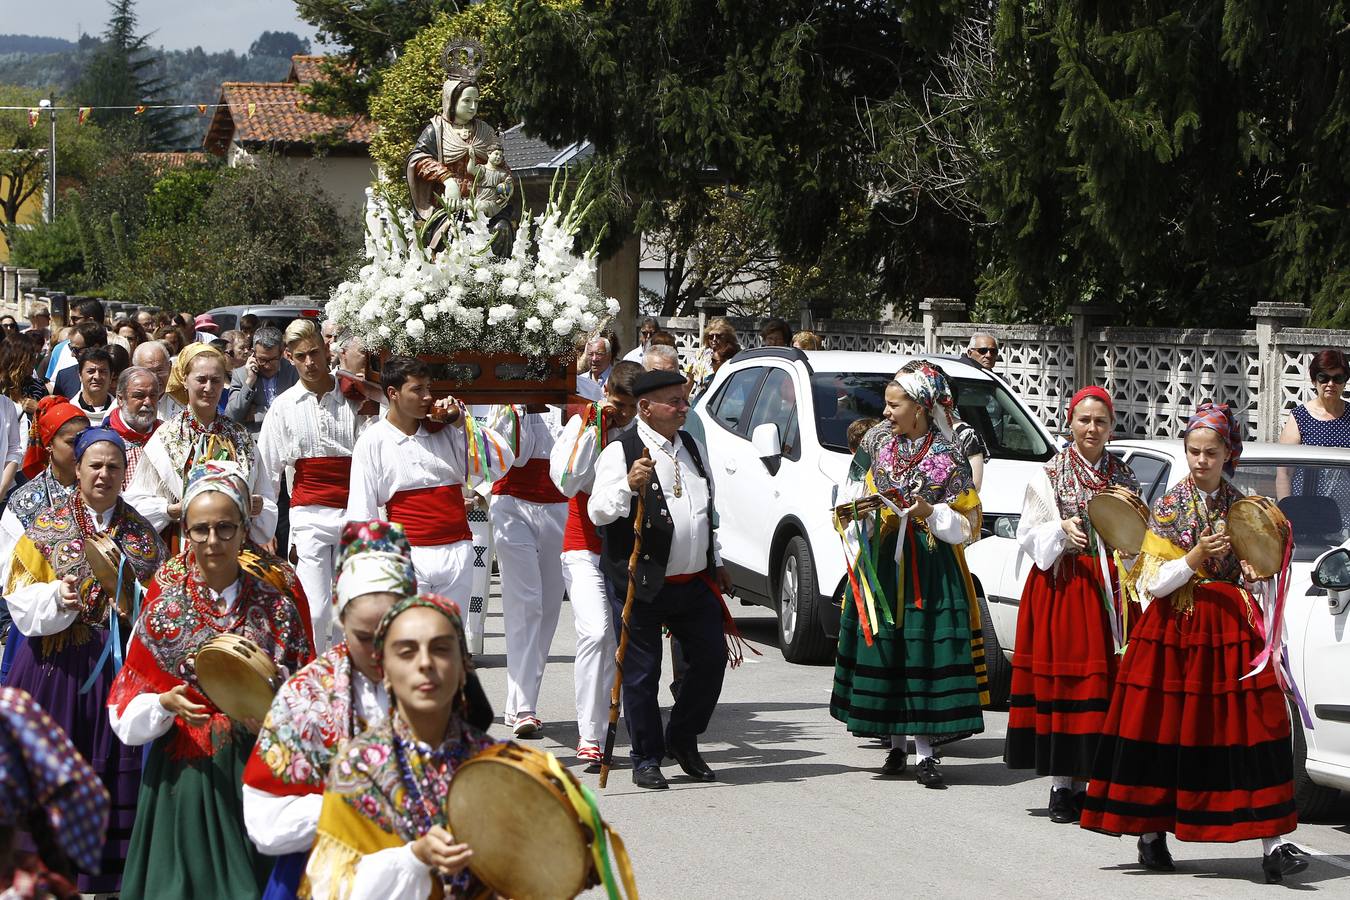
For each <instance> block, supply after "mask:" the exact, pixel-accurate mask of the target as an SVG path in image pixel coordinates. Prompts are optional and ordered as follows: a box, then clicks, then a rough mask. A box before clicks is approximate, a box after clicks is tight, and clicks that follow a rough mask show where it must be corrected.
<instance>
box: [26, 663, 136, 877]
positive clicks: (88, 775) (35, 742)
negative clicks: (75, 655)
mask: <svg viewBox="0 0 1350 900" xmlns="http://www.w3.org/2000/svg"><path fill="white" fill-rule="evenodd" d="M108 807H109V799H108V789H107V788H106V787H104V786H103V782H102V781H100V780H99V777H98V774H97V773H95V772H94V770H93V768H92V767H91V766H90V765H89V763H88V762H86V761H85V759H84V757H83V756H81V755H80V753H79V751H78V750H76V749H75V745H74V744H72V743H71V742H70V738H69V737H67V736H66V733H65V732H64V731H62V730H61V727H60V726H59V725H57V724H56V722H54V721H53V720H52V717H51V716H49V715H47V711H46V710H44V709H43V708H42V707H41V706H39V705H38V704H37V702H36V701H34V700H33V698H32V697H30V696H29V695H28V693H27V692H26V691H21V690H19V689H18V688H8V687H4V688H0V825H7V826H17V827H19V828H26V827H27V824H28V815H29V814H30V813H31V812H33V811H34V810H42V811H43V812H45V813H46V818H47V822H48V824H49V825H50V826H51V829H52V834H53V836H54V837H55V839H56V842H57V844H58V845H60V847H61V849H62V850H63V851H65V853H66V855H67V856H69V857H70V858H71V859H72V860H74V861H75V863H76V865H78V866H79V867H80V868H81V869H83V870H85V871H87V872H97V871H98V868H99V856H100V854H101V852H102V850H103V842H104V840H105V836H106V834H107V830H108Z"/></svg>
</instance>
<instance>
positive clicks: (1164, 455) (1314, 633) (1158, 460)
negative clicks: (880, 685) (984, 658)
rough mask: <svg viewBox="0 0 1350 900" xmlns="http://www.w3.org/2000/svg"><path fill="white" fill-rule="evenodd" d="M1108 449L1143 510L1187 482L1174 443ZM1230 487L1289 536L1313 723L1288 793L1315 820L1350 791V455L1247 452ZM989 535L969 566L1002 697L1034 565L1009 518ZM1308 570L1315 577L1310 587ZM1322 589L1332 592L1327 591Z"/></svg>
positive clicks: (1295, 660) (1289, 614)
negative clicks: (990, 626)
mask: <svg viewBox="0 0 1350 900" xmlns="http://www.w3.org/2000/svg"><path fill="white" fill-rule="evenodd" d="M1110 451H1111V452H1112V453H1115V454H1116V455H1118V456H1120V457H1122V458H1124V460H1125V461H1126V462H1128V463H1129V464H1130V466H1131V468H1133V469H1134V473H1135V475H1137V476H1138V477H1139V485H1140V490H1141V494H1142V496H1143V499H1144V500H1145V501H1146V502H1147V503H1148V504H1149V505H1150V506H1152V504H1153V501H1154V500H1157V499H1158V498H1159V497H1161V496H1162V495H1163V494H1164V493H1165V492H1166V491H1167V490H1168V489H1169V488H1170V487H1172V485H1174V484H1176V483H1177V482H1179V481H1181V479H1183V478H1185V477H1186V474H1187V466H1186V454H1185V449H1184V447H1183V446H1182V443H1181V441H1175V440H1156V441H1135V440H1124V441H1112V442H1111V444H1110ZM1286 479H1287V480H1286ZM1233 483H1234V484H1235V485H1236V486H1237V487H1238V488H1239V489H1240V490H1242V491H1243V493H1247V494H1261V495H1262V496H1266V497H1281V498H1282V499H1281V500H1280V501H1279V506H1280V509H1281V510H1282V511H1283V512H1284V514H1285V516H1286V517H1287V518H1288V519H1289V521H1290V523H1291V525H1292V527H1293V530H1294V545H1295V549H1294V562H1293V566H1292V575H1291V578H1292V581H1291V582H1290V587H1289V602H1288V605H1287V607H1286V613H1285V616H1286V618H1285V623H1286V630H1287V632H1288V647H1289V662H1290V666H1291V668H1292V669H1293V672H1294V678H1295V680H1296V681H1297V682H1298V684H1299V687H1300V688H1301V689H1302V691H1303V699H1304V701H1305V702H1306V703H1307V706H1308V710H1309V712H1310V713H1311V715H1312V717H1313V725H1314V727H1313V728H1312V729H1311V730H1308V729H1305V728H1303V727H1302V724H1301V722H1300V720H1299V717H1298V716H1297V715H1295V716H1294V750H1295V760H1294V762H1295V773H1296V780H1295V786H1296V790H1297V800H1298V804H1299V808H1300V810H1301V811H1302V812H1303V813H1304V814H1305V815H1309V816H1316V815H1321V814H1323V813H1325V812H1327V811H1329V810H1330V809H1331V808H1332V806H1333V805H1334V804H1335V803H1336V802H1337V798H1338V794H1339V792H1340V791H1342V790H1350V679H1347V678H1346V673H1350V633H1347V632H1348V631H1350V612H1347V610H1350V550H1346V551H1339V550H1338V551H1337V552H1336V553H1335V554H1332V553H1329V552H1328V551H1332V550H1334V549H1336V548H1338V547H1350V450H1344V449H1338V448H1330V447H1303V446H1298V445H1290V444H1246V445H1245V446H1244V447H1243V449H1242V460H1241V463H1240V464H1239V465H1238V467H1237V470H1236V472H1235V474H1234V476H1233ZM993 528H994V532H995V534H994V536H992V537H989V538H986V539H985V540H982V541H980V542H979V543H977V544H975V545H974V546H972V547H970V548H969V549H968V550H967V551H966V558H967V560H968V561H969V563H970V569H971V574H972V575H974V577H975V582H976V590H977V591H978V592H979V593H981V594H982V595H983V598H984V600H985V602H986V605H987V607H988V608H989V610H990V611H991V613H992V618H993V621H994V634H993V635H992V636H990V635H989V634H987V633H986V635H985V644H986V649H987V650H988V656H989V657H990V682H991V688H992V687H993V682H994V661H993V657H994V656H995V654H994V652H993V651H994V647H992V646H991V644H996V645H997V648H999V649H1001V650H1002V651H1003V652H1002V654H1001V656H1002V659H1000V660H998V662H999V672H998V675H999V677H1000V680H1001V681H1002V682H1003V684H1002V687H1003V692H1004V696H1005V697H1006V692H1007V686H1006V679H1007V678H1008V677H1009V676H1010V674H1011V669H1010V664H1009V663H1008V662H1007V661H1008V660H1010V659H1011V658H1012V651H1013V643H1014V639H1015V637H1016V635H1017V609H1018V602H1019V600H1020V598H1021V596H1022V587H1023V585H1025V584H1026V579H1027V573H1028V572H1029V570H1030V567H1031V565H1032V563H1031V560H1030V559H1029V558H1028V557H1027V556H1026V555H1025V554H1023V553H1021V552H1020V551H1019V550H1018V547H1017V542H1016V541H1015V540H1014V539H1013V537H1014V536H1015V535H1016V533H1017V519H1016V516H1008V517H1006V518H1004V519H1002V520H999V521H996V522H995V523H994V525H993ZM1314 568H1319V570H1320V572H1321V575H1320V576H1319V578H1317V579H1315V578H1314ZM1316 580H1321V581H1323V582H1325V583H1324V584H1321V585H1319V584H1317V583H1315V581H1316ZM1342 583H1343V586H1341V587H1335V585H1341V584H1342ZM1328 586H1332V587H1335V589H1334V590H1332V591H1330V593H1329V592H1328V590H1327V587H1328Z"/></svg>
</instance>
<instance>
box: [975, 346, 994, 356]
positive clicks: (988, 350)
mask: <svg viewBox="0 0 1350 900" xmlns="http://www.w3.org/2000/svg"><path fill="white" fill-rule="evenodd" d="M970 352H971V353H978V354H980V355H981V356H985V355H991V356H998V348H997V347H971V348H970Z"/></svg>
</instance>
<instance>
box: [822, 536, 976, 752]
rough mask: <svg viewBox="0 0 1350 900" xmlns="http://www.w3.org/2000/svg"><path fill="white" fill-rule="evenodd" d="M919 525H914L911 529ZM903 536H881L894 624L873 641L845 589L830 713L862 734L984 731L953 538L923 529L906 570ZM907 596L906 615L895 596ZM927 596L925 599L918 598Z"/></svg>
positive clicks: (908, 552) (908, 551)
mask: <svg viewBox="0 0 1350 900" xmlns="http://www.w3.org/2000/svg"><path fill="white" fill-rule="evenodd" d="M912 530H913V529H912V526H911V529H910V531H911V532H912ZM896 540H897V535H896V534H894V533H892V534H891V535H888V536H886V537H884V538H883V539H882V545H881V548H880V553H879V562H878V566H877V578H878V580H879V581H880V582H881V586H882V588H883V589H884V591H885V592H886V596H887V598H888V599H886V600H884V601H883V599H882V598H880V597H878V598H877V603H878V604H880V603H882V602H886V603H889V604H891V610H892V617H893V618H897V619H898V621H897V623H896V625H895V626H890V625H886V624H884V623H883V624H882V626H881V628H880V630H879V631H878V633H877V634H875V635H873V643H872V646H870V647H869V646H867V643H866V642H865V641H864V639H863V632H862V625H861V624H860V622H859V619H858V608H857V605H856V604H855V602H854V600H853V597H852V592H851V590H850V591H848V592H846V596H845V602H844V607H843V610H842V613H841V615H840V617H839V650H838V654H837V655H836V657H835V665H834V690H833V693H832V695H831V697H830V715H832V716H834V717H835V718H836V719H838V720H839V721H841V722H843V723H844V724H845V725H847V726H848V730H849V731H851V732H852V733H854V734H858V735H864V734H866V735H884V734H916V735H926V736H933V737H938V738H943V737H946V738H949V739H950V738H955V737H960V736H964V735H969V734H978V733H980V732H982V731H984V716H983V714H982V713H981V711H980V694H979V686H978V684H977V681H976V674H975V663H974V659H973V656H972V649H971V630H970V606H969V602H970V601H969V599H968V597H967V595H966V587H965V580H964V577H963V576H962V574H961V568H960V565H959V564H958V563H957V561H956V554H955V552H954V551H953V549H952V547H951V545H950V544H946V543H944V542H942V541H935V542H934V543H935V545H936V546H934V547H933V548H931V549H930V548H929V547H928V544H927V541H926V540H925V538H924V536H923V535H921V534H920V535H917V539H910V540H907V541H906V546H905V559H904V562H903V565H904V569H905V577H904V579H903V584H901V583H900V579H899V577H898V574H899V573H898V572H897V569H896V565H895V544H896ZM901 595H902V596H903V597H904V601H905V608H904V614H903V616H896V615H895V607H894V600H893V599H891V598H894V597H896V596H901ZM920 600H921V601H922V606H920V605H919V601H920Z"/></svg>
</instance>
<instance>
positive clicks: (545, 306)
mask: <svg viewBox="0 0 1350 900" xmlns="http://www.w3.org/2000/svg"><path fill="white" fill-rule="evenodd" d="M538 306H539V314H540V315H541V316H551V315H553V310H555V309H556V308H557V307H556V306H554V305H553V301H552V300H540V301H539V303H538Z"/></svg>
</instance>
